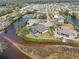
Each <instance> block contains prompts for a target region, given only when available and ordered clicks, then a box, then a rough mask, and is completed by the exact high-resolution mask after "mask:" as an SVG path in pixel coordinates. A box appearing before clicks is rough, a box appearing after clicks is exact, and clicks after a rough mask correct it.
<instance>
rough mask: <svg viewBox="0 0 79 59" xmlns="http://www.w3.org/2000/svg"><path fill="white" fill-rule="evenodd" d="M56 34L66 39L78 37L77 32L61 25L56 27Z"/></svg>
mask: <svg viewBox="0 0 79 59" xmlns="http://www.w3.org/2000/svg"><path fill="white" fill-rule="evenodd" d="M54 36H55V37H58V38H64V39H75V38H76V37H77V32H76V31H75V30H72V29H70V28H68V27H65V26H60V27H58V28H56V29H55V31H54Z"/></svg>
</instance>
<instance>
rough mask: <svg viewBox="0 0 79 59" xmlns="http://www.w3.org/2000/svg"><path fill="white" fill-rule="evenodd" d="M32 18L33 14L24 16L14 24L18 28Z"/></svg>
mask: <svg viewBox="0 0 79 59" xmlns="http://www.w3.org/2000/svg"><path fill="white" fill-rule="evenodd" d="M31 17H32V14H28V15H24V16H22V17H21V18H20V19H19V20H17V21H16V22H15V23H14V27H15V28H18V27H20V26H21V25H22V24H24V23H25V22H27V21H28V20H29V19H30V18H31Z"/></svg>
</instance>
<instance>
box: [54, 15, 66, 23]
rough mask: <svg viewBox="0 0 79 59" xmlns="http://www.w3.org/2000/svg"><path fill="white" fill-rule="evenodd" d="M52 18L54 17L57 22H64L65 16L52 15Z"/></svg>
mask: <svg viewBox="0 0 79 59" xmlns="http://www.w3.org/2000/svg"><path fill="white" fill-rule="evenodd" d="M54 19H56V20H57V21H58V22H64V19H65V18H64V17H63V16H58V15H54Z"/></svg>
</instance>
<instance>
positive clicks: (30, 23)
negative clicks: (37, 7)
mask: <svg viewBox="0 0 79 59" xmlns="http://www.w3.org/2000/svg"><path fill="white" fill-rule="evenodd" d="M38 22H39V20H37V19H30V20H29V21H28V22H27V23H29V25H28V26H32V25H33V24H37V23H38Z"/></svg>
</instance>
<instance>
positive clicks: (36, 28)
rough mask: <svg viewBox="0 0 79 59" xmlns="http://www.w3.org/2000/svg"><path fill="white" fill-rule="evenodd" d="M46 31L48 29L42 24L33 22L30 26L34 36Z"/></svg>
mask: <svg viewBox="0 0 79 59" xmlns="http://www.w3.org/2000/svg"><path fill="white" fill-rule="evenodd" d="M47 31H48V29H47V28H46V27H45V26H44V25H42V24H34V25H33V26H32V27H31V32H32V34H33V35H35V36H39V35H41V34H43V33H45V32H47Z"/></svg>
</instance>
